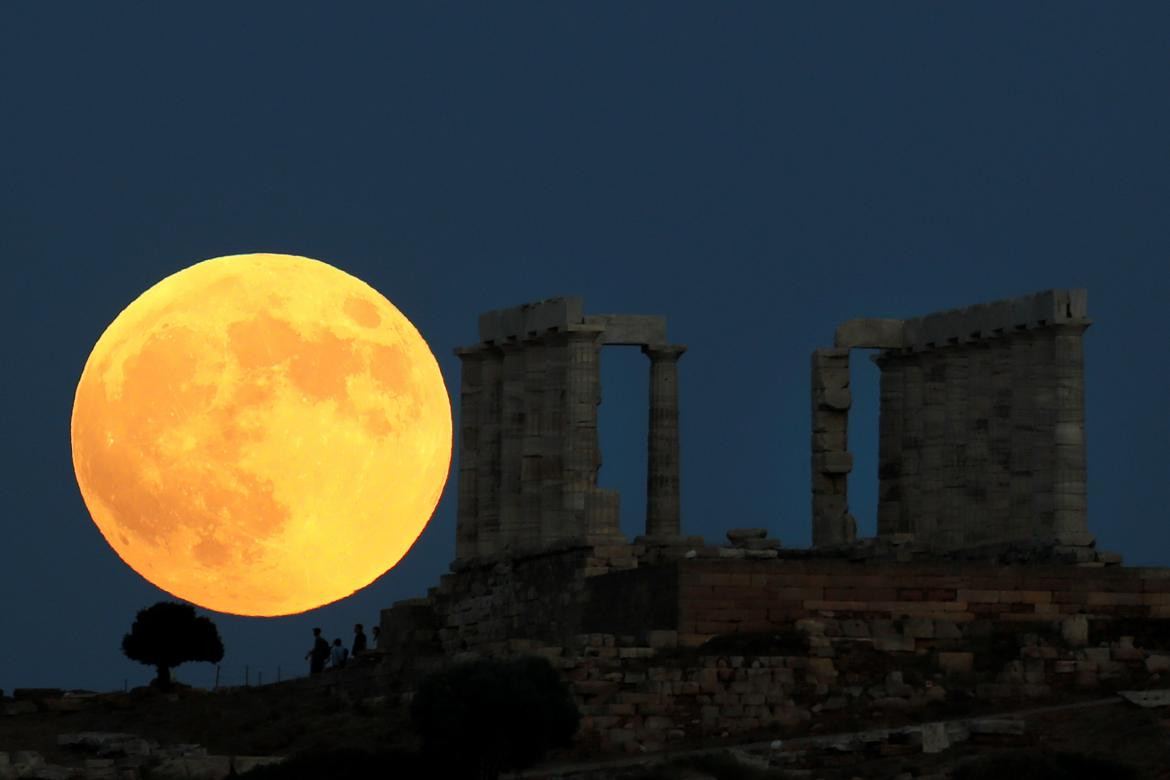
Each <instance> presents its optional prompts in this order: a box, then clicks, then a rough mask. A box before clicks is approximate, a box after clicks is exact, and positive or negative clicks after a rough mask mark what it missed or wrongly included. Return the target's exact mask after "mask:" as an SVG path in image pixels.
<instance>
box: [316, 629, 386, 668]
mask: <svg viewBox="0 0 1170 780" xmlns="http://www.w3.org/2000/svg"><path fill="white" fill-rule="evenodd" d="M379 631H380V629H379V627H378V626H374V647H375V648H376V647H377V646H378V633H379ZM368 647H369V646H368V645H367V641H366V632H365V629H364V628H363V626H362V624H361V623H356V624H354V627H353V646H352V648H346V646H345V645H344V644H342V642H341V637H338V638H336V639H334V640H333V644H332V645H330V644H329V640H328V639H326V638H325V637H323V636H322V635H321V629H319V628H314V629H313V646H312V647H311V648H310V649H309V652H307V653H305V659H306V660H307V661H308V662H309V674H311V675H314V674H320V673H321V672H323V671H325V667H326V665H328V666H329V667H330V668H332V669H340V668H341V667H343V666H345V665H346V664H347V663H349V659H350V658H351V657H352V658H356V657H357V656H359V655H362V654H363V653H366V652H368Z"/></svg>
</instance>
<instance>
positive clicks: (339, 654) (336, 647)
mask: <svg viewBox="0 0 1170 780" xmlns="http://www.w3.org/2000/svg"><path fill="white" fill-rule="evenodd" d="M348 660H349V651H348V650H346V649H345V645H343V644H341V637H337V638H336V639H334V640H333V652H332V653H331V654H330V656H329V665H330V666H332V667H333V668H334V669H340V668H341V667H343V666H345V662H346V661H348Z"/></svg>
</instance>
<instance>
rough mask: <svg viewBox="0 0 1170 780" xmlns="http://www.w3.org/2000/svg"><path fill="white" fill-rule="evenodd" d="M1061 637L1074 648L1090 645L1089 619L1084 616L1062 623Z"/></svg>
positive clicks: (1070, 618) (1074, 616)
mask: <svg viewBox="0 0 1170 780" xmlns="http://www.w3.org/2000/svg"><path fill="white" fill-rule="evenodd" d="M1060 635H1061V636H1062V637H1063V638H1064V641H1065V642H1067V643H1068V644H1069V645H1071V646H1072V647H1084V646H1085V645H1086V644H1088V643H1089V619H1088V618H1087V617H1085V616H1084V615H1073V616H1071V617H1067V618H1065V619H1064V620H1062V621H1061V623H1060Z"/></svg>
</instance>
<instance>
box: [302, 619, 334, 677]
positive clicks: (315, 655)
mask: <svg viewBox="0 0 1170 780" xmlns="http://www.w3.org/2000/svg"><path fill="white" fill-rule="evenodd" d="M305 658H307V659H308V660H309V674H311V675H312V674H320V673H321V672H322V670H324V669H325V661H326V660H328V658H329V642H327V641H326V640H325V637H323V636H321V629H319V628H314V629H313V647H312V649H310V650H309V652H307V653H305Z"/></svg>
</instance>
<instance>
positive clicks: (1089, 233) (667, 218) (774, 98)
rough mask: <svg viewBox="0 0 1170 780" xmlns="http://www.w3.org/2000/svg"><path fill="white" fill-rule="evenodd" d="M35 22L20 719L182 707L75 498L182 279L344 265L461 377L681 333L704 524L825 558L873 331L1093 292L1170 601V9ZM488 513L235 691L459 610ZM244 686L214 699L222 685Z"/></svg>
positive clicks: (1111, 392)
mask: <svg viewBox="0 0 1170 780" xmlns="http://www.w3.org/2000/svg"><path fill="white" fill-rule="evenodd" d="M339 5H340V6H341V7H340V8H335V7H329V6H327V5H326V4H312V5H310V4H305V3H259V2H257V3H246V4H239V3H232V4H222V5H218V6H209V5H207V4H202V3H200V4H195V5H187V6H184V7H182V8H180V7H179V6H176V5H174V4H157V5H156V4H93V3H31V2H30V3H21V4H16V3H6V4H3V6H2V7H0V95H2V101H0V107H2V111H3V120H2V121H0V263H2V267H3V274H4V275H3V284H2V285H0V296H2V297H3V306H2V307H0V317H2V318H3V325H4V330H5V332H6V333H8V334H9V338H8V340H7V343H6V345H5V355H4V360H3V365H4V382H3V383H0V393H2V394H3V404H2V408H3V410H4V415H5V419H4V428H3V430H4V433H5V436H4V441H5V444H4V448H3V474H4V477H3V489H4V496H5V501H4V507H3V511H2V515H0V516H2V517H3V520H2V521H0V522H2V523H3V526H2V527H3V533H2V535H0V554H2V558H0V624H2V625H3V629H2V631H0V637H3V641H0V689H3V690H4V691H5V692H9V693H10V692H11V689H12V688H14V687H29V686H57V687H82V688H89V689H96V690H107V689H113V688H119V689H120V688H121V687H122V686H123V683H124V681H127V682H128V684H129V685H131V686H134V685H140V684H143V683H145V682H146V681H147V680H148V679H149V678H150V676H151V670H149V669H147V668H146V667H143V666H141V665H139V664H136V663H133V662H130V661H128V660H126V659H124V658H123V657H122V655H121V652H120V649H119V645H120V641H121V636H122V634H123V633H124V632H126V631H127V630H128V629H129V626H130V623H131V622H132V620H133V617H134V614H135V612H136V611H137V610H139V609H141V608H143V607H145V606H148V605H149V604H151V603H153V602H155V601H157V600H159V599H162V598H166V597H167V596H166V594H164V593H163V592H161V591H159V590H157V589H156V588H155V587H154V586H152V585H150V584H149V583H147V582H146V581H145V580H143V579H142V578H140V577H139V576H138V575H137V574H135V573H134V572H133V571H132V570H130V569H129V568H128V567H127V566H126V565H125V564H123V563H122V562H121V560H120V559H119V558H118V557H117V556H116V555H115V554H114V553H113V551H112V550H111V549H110V547H109V546H108V545H107V544H106V543H105V541H104V539H103V538H102V537H101V535H100V534H99V533H98V531H97V528H96V527H95V526H94V525H93V523H92V522H91V521H90V519H89V516H88V513H87V511H86V509H85V506H84V504H83V503H82V500H81V496H80V493H79V491H78V488H77V484H76V482H75V480H74V476H73V469H72V463H71V458H70V446H69V416H70V410H71V406H72V402H73V393H74V390H75V389H76V385H77V380H78V378H79V377H80V373H81V369H82V367H83V365H84V363H85V359H86V357H87V356H88V354H89V351H90V349H91V348H92V346H93V344H94V342H95V341H96V340H97V338H98V336H99V335H100V334H101V333H102V331H103V329H104V328H105V327H106V325H108V324H109V322H110V321H111V320H112V319H113V318H114V317H115V316H117V314H118V313H119V312H120V311H121V310H122V308H123V307H125V306H126V305H127V304H128V303H129V302H130V301H131V300H133V299H134V298H135V297H137V296H138V295H139V294H140V293H141V292H142V291H143V290H145V289H146V288H147V287H149V286H150V285H152V284H154V283H155V282H157V281H158V280H160V279H161V278H163V277H165V276H167V275H169V274H171V273H174V272H175V271H178V270H180V269H182V268H184V267H186V266H189V265H191V264H193V263H195V262H198V261H200V260H203V259H207V258H210V257H216V256H220V255H226V254H237V253H244V252H254V251H271V252H286V253H290V254H301V255H307V256H310V257H314V258H317V259H320V260H324V261H326V262H329V263H331V264H333V265H336V266H337V267H339V268H342V269H343V270H345V271H347V272H349V273H351V274H353V275H355V276H357V277H359V278H361V279H363V280H364V281H366V282H368V283H369V284H371V285H372V286H373V287H375V288H376V289H378V290H379V291H380V292H382V293H383V294H384V295H386V296H387V297H388V298H389V299H390V300H391V301H393V302H394V303H395V304H396V305H397V306H398V308H399V309H401V310H402V312H403V313H404V314H406V315H407V316H408V317H409V318H410V319H411V320H412V321H413V322H414V323H415V325H416V326H417V327H418V328H419V330H420V331H421V333H422V334H423V336H424V337H425V338H426V339H427V341H428V342H429V344H430V346H431V348H432V350H433V351H434V352H435V354H436V356H437V358H438V360H439V364H440V366H441V368H442V370H443V373H444V375H445V377H446V381H447V386H448V389H449V391H450V392H451V394H452V397H453V398H457V393H458V386H459V366H458V361H457V359H456V358H455V357H454V356H453V355H452V349H453V348H454V347H456V346H459V345H463V344H467V343H471V342H473V341H475V339H476V316H477V314H478V313H479V312H481V311H484V310H487V309H492V308H499V307H504V306H509V305H514V304H519V303H523V302H526V301H530V300H536V299H540V298H547V297H553V296H557V295H581V296H583V297H584V299H585V305H586V311H587V312H590V313H645V314H664V315H666V316H667V317H668V319H669V327H670V334H671V338H672V340H673V341H676V342H679V343H683V344H687V345H688V346H689V350H688V352H687V354H686V355H685V356H684V357H683V359H682V362H681V363H680V377H679V382H680V388H681V399H682V400H681V403H682V420H681V426H682V429H681V437H682V501H683V528H684V531H686V532H688V533H693V534H701V535H703V536H706V537H707V538H708V539H711V540H718V539H721V538H722V536H723V533H724V531H725V530H726V529H727V528H731V527H735V526H757V525H758V526H767V527H768V528H769V530H770V531H771V532H772V534H773V535H775V536H778V537H780V538H781V539H782V540H783V541H784V543H785V544H786V545H789V546H796V547H802V546H806V545H808V543H809V540H810V534H809V525H810V520H809V514H810V497H809V443H808V439H809V401H808V392H809V390H808V381H809V377H808V357H809V353H810V351H811V350H812V349H814V348H816V347H818V346H827V345H831V342H832V337H833V329H834V327H835V326H836V325H837V324H838V323H840V322H841V321H843V320H846V319H849V318H852V317H860V316H875V317H911V316H916V315H920V314H925V313H928V312H931V311H934V310H937V309H942V308H948V307H954V306H962V305H967V304H972V303H977V302H980V301H984V300H993V299H997V298H1004V297H1010V296H1015V295H1022V294H1026V293H1030V292H1035V291H1037V290H1042V289H1046V288H1050V287H1084V288H1087V289H1088V291H1089V313H1090V316H1091V317H1092V319H1093V320H1094V324H1093V326H1092V327H1091V328H1090V329H1089V330H1088V332H1087V333H1086V337H1085V359H1086V372H1087V376H1086V409H1087V411H1086V416H1087V446H1088V458H1089V486H1088V487H1089V525H1090V529H1091V530H1092V531H1093V532H1095V533H1096V534H1097V537H1098V542H1099V546H1101V547H1103V548H1105V549H1109V550H1116V551H1119V552H1121V553H1123V554H1124V555H1125V558H1126V561H1127V562H1128V563H1132V564H1140V565H1159V566H1162V565H1170V527H1168V524H1167V522H1166V521H1167V519H1168V518H1167V508H1166V507H1167V497H1166V488H1167V485H1168V484H1170V455H1168V447H1170V411H1168V409H1170V406H1168V405H1170V359H1168V358H1170V354H1168V349H1167V343H1168V342H1167V338H1168V336H1170V330H1168V328H1167V324H1166V322H1167V321H1166V315H1165V311H1166V309H1167V304H1170V141H1168V140H1167V139H1170V100H1168V99H1167V95H1170V48H1168V47H1167V45H1166V38H1165V36H1166V30H1167V29H1168V28H1170V7H1168V6H1167V5H1165V4H1164V3H1140V2H1129V3H1083V2H1071V1H1070V0H1060V2H1032V3H1017V2H1011V3H969V4H964V5H960V4H957V3H947V4H935V3H886V4H873V3H844V2H842V3H774V2H768V3H748V2H737V3H690V2H642V3H636V4H629V3H617V2H603V3H535V2H527V3H491V4H484V3H474V4H455V3H442V2H431V3H415V4H402V3H395V4H390V3H368V4H362V3H347V4H339ZM602 372H603V395H604V402H603V404H602V407H601V410H600V414H601V438H602V451H603V457H604V460H605V463H604V466H603V468H602V472H601V482H602V484H603V486H607V487H616V488H619V489H620V490H621V493H622V516H623V519H622V525H623V529H624V530H626V532H627V533H629V534H630V535H634V534H637V533H639V532H640V527H641V523H642V516H643V513H644V501H645V459H646V455H645V433H646V403H647V402H646V394H647V373H648V362H647V360H646V358H645V357H644V356H642V355H641V354H640V353H639V352H638V350H636V349H630V348H626V349H621V348H610V349H607V350H606V351H605V353H604V357H603V364H602ZM853 382H854V407H853V411H852V415H851V431H850V448H851V449H852V450H853V452H854V454H855V468H854V472H853V476H851V478H850V494H851V506H852V509H853V512H854V514H855V515H856V517H857V518H858V522H859V526H860V531H861V533H863V534H865V535H871V534H872V533H873V532H874V526H875V519H874V515H875V501H876V487H877V468H876V455H877V440H876V432H877V369H876V368H875V367H874V366H873V365H872V364H871V363H870V362H869V361H868V360H865V359H864V355H859V354H856V353H855V358H854V361H853ZM454 515H455V480H454V478H452V479H451V480H450V481H449V482H448V487H447V491H446V493H445V495H444V498H443V500H442V502H441V503H440V505H439V508H438V510H437V512H436V514H435V517H434V519H433V521H432V522H431V524H430V526H429V527H428V529H427V530H426V531H425V532H424V534H423V536H422V537H421V538H420V539H419V541H418V542H417V544H416V545H415V547H414V549H413V550H412V552H411V553H410V554H409V555H407V557H406V558H405V559H404V560H403V561H402V563H401V564H399V566H397V567H396V568H395V569H393V570H392V571H390V572H389V573H387V574H386V575H384V576H383V577H382V578H380V579H379V580H377V581H376V582H375V583H374V584H373V585H371V586H370V587H369V588H366V589H365V590H363V591H361V592H359V593H357V594H355V595H354V596H352V597H350V598H348V599H344V600H342V601H340V602H338V603H336V604H334V605H331V606H328V607H325V608H322V609H319V610H314V611H312V612H309V613H306V614H302V615H297V616H293V617H287V618H278V619H258V618H240V617H233V616H229V615H221V614H217V613H207V612H206V611H204V610H201V613H203V614H211V616H212V617H213V619H214V620H215V622H216V624H217V625H218V626H219V629H220V632H221V634H222V635H223V637H224V641H225V645H226V647H227V654H226V656H225V658H224V662H223V664H222V674H223V676H224V681H225V682H228V683H239V682H242V679H243V675H244V667H245V666H248V667H249V669H250V673H251V675H252V679H253V680H255V678H256V675H257V673H261V674H263V676H264V679H265V680H266V681H268V680H271V679H273V678H274V677H275V676H276V673H277V668H278V667H280V669H281V674H282V675H284V676H288V675H290V674H304V673H305V672H306V671H307V668H306V663H305V662H304V661H303V660H302V657H303V655H304V652H305V650H306V649H307V648H308V646H309V644H310V639H311V636H310V628H311V627H312V626H317V625H319V626H321V627H322V628H324V630H325V633H326V635H328V636H329V637H334V636H341V637H343V638H344V639H345V640H346V641H347V642H348V639H349V637H350V627H351V626H352V624H353V623H355V622H363V623H365V624H367V626H368V625H369V624H372V623H375V622H376V621H377V616H378V611H379V610H380V609H381V608H383V607H386V606H389V605H390V604H392V603H393V602H394V601H396V600H398V599H402V598H408V597H414V596H419V595H422V594H423V593H424V592H425V590H426V588H427V587H428V586H430V585H432V584H434V583H435V582H436V581H437V579H438V577H439V575H440V574H441V573H442V572H443V571H445V570H446V568H447V565H448V563H449V562H450V560H451V558H452V556H453V551H454ZM213 675H214V671H213V668H212V667H211V666H210V665H209V664H191V665H186V666H183V667H180V668H179V670H178V672H177V677H178V679H180V680H183V681H185V682H191V683H196V684H207V683H209V682H210V681H211V679H212V677H213Z"/></svg>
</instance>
